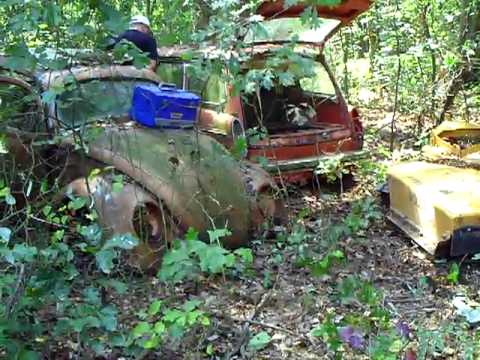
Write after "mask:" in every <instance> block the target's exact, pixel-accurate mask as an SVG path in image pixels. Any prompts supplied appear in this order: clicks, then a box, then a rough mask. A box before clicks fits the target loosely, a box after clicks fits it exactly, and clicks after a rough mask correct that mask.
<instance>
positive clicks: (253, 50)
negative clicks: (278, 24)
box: [157, 42, 320, 62]
mask: <svg viewBox="0 0 480 360" xmlns="http://www.w3.org/2000/svg"><path fill="white" fill-rule="evenodd" d="M283 45H285V44H283V43H274V42H272V43H268V44H255V45H254V46H248V47H246V48H245V51H246V52H248V53H249V54H251V55H264V54H268V53H274V52H275V50H278V49H281V48H283V47H284V46H283ZM319 50H320V48H319V47H318V46H316V45H313V44H299V45H298V46H297V47H296V49H295V51H296V52H297V53H299V54H301V55H302V54H303V55H306V56H310V57H312V56H315V55H317V54H318V52H319ZM157 51H158V55H159V57H160V58H159V61H160V62H162V61H163V62H172V61H178V62H188V61H189V60H190V59H202V58H203V59H216V58H227V59H228V58H229V56H231V55H234V54H235V53H236V51H235V50H224V49H218V48H216V47H215V46H213V45H212V46H206V47H202V48H200V47H198V46H193V45H181V46H164V47H159V48H158V49H157Z"/></svg>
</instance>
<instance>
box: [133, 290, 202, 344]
mask: <svg viewBox="0 0 480 360" xmlns="http://www.w3.org/2000/svg"><path fill="white" fill-rule="evenodd" d="M200 305H201V302H200V301H198V300H190V301H187V302H185V303H184V304H183V305H182V306H181V307H174V308H169V307H167V306H165V305H164V303H163V302H162V301H160V300H156V301H154V302H152V303H151V304H150V306H149V307H148V310H147V312H145V313H144V314H143V315H142V318H143V319H142V320H143V321H141V322H139V323H137V324H136V325H135V327H134V328H133V329H132V331H131V333H130V339H131V340H130V341H131V342H133V343H134V344H135V345H137V346H139V347H141V348H143V349H147V350H153V349H156V348H159V347H160V346H161V345H162V343H163V342H164V341H165V340H166V339H167V338H168V337H172V338H175V339H179V338H181V337H182V336H183V335H184V334H185V333H186V332H188V331H190V330H192V329H194V328H195V327H197V326H203V327H206V326H209V325H210V320H209V317H208V316H207V314H206V313H205V312H204V311H202V310H200V309H199V307H200Z"/></svg>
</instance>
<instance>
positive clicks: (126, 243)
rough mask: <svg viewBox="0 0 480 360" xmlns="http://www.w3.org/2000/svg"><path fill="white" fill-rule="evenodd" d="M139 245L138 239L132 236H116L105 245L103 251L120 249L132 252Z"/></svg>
mask: <svg viewBox="0 0 480 360" xmlns="http://www.w3.org/2000/svg"><path fill="white" fill-rule="evenodd" d="M137 245H138V239H137V238H136V237H134V236H133V235H132V234H123V235H115V236H114V237H112V238H111V239H110V240H108V241H107V242H106V243H105V245H103V248H102V250H109V249H113V248H120V249H124V250H131V249H133V248H134V247H135V246H137Z"/></svg>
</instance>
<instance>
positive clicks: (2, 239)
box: [0, 227, 12, 244]
mask: <svg viewBox="0 0 480 360" xmlns="http://www.w3.org/2000/svg"><path fill="white" fill-rule="evenodd" d="M11 236H12V230H10V229H9V228H6V227H0V243H3V244H7V243H8V242H9V241H10V237H11Z"/></svg>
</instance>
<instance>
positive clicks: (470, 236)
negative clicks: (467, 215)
mask: <svg viewBox="0 0 480 360" xmlns="http://www.w3.org/2000/svg"><path fill="white" fill-rule="evenodd" d="M475 253H480V226H464V227H461V228H459V229H456V230H455V231H454V232H453V235H452V241H451V243H450V255H451V256H459V255H464V254H475Z"/></svg>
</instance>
